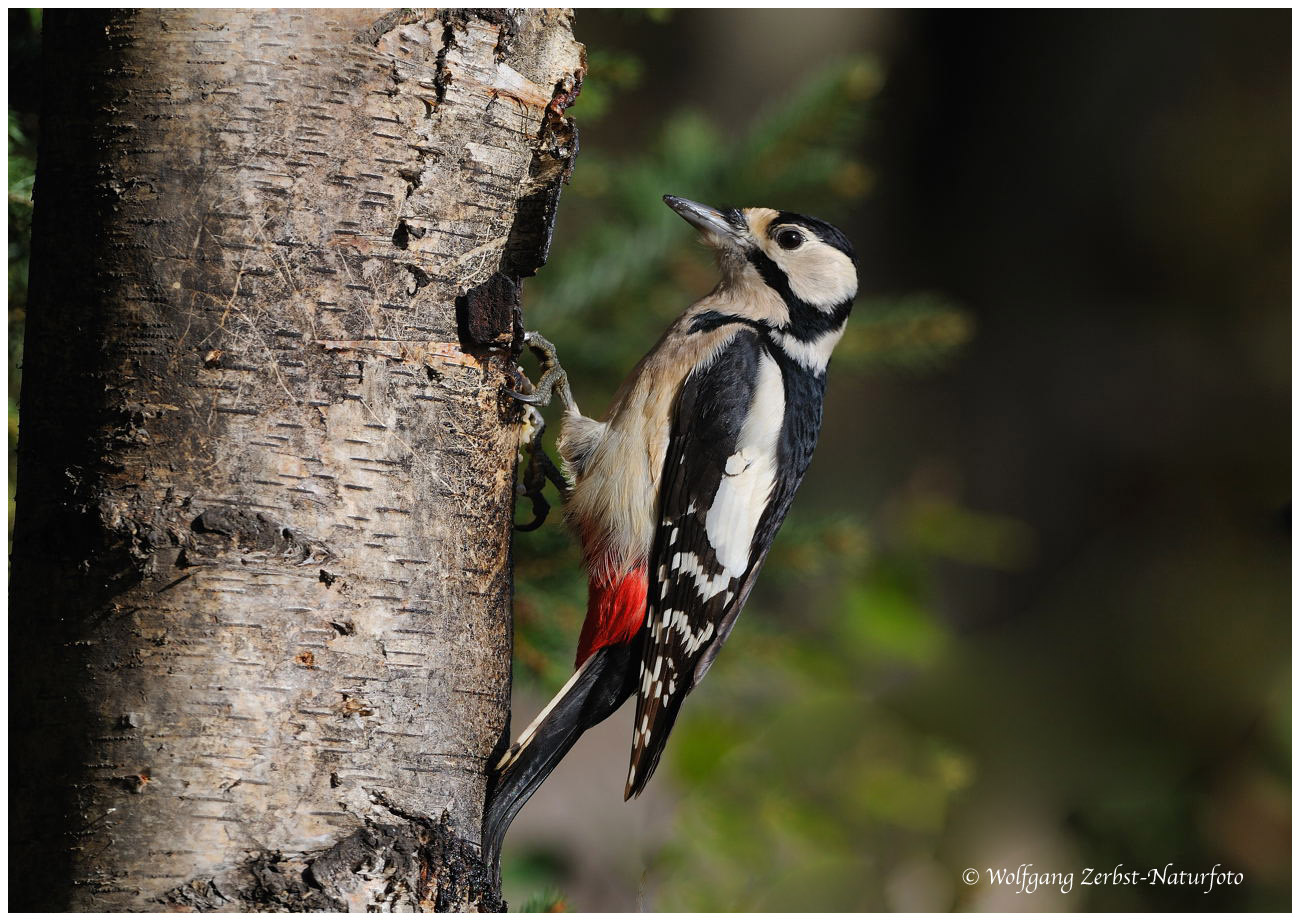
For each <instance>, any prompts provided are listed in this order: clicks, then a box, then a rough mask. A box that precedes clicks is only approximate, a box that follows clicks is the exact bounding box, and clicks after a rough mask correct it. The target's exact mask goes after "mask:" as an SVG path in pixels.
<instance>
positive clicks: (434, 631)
mask: <svg viewBox="0 0 1300 921" xmlns="http://www.w3.org/2000/svg"><path fill="white" fill-rule="evenodd" d="M45 47H46V49H47V59H46V65H45V74H44V79H45V85H46V88H47V89H46V108H45V110H44V113H43V119H44V120H43V126H42V142H41V151H40V167H39V175H38V179H37V193H36V194H37V205H36V212H35V223H34V228H33V255H32V269H31V278H32V288H31V296H30V308H29V324H28V335H27V344H26V363H25V381H24V389H23V406H22V412H23V415H22V419H23V428H22V433H21V442H20V447H19V456H20V461H19V481H18V510H17V521H16V529H15V539H14V552H13V558H12V561H13V563H12V573H13V579H12V586H11V611H12V615H11V617H12V620H11V624H12V626H11V641H12V647H11V649H12V654H13V659H12V661H11V689H10V694H11V697H10V699H11V730H12V739H11V740H12V741H13V742H14V743H15V744H14V746H13V747H12V748H11V751H12V752H14V754H12V755H11V763H10V776H11V793H12V799H11V808H12V812H11V826H10V827H11V832H10V834H11V845H15V847H11V854H13V855H15V856H13V857H11V858H10V859H11V865H10V869H11V875H10V879H11V884H12V889H11V898H12V904H11V907H14V908H19V909H29V910H30V909H71V910H142V909H143V910H150V909H153V910H157V909H168V908H172V909H182V910H183V909H190V910H195V909H197V910H218V909H219V910H268V909H269V910H276V909H281V910H343V909H351V910H366V909H369V910H376V909H378V910H453V909H466V908H469V909H475V908H476V909H488V910H491V909H500V908H501V907H502V906H501V904H500V898H499V894H498V893H497V892H496V891H495V889H494V887H493V885H492V883H491V878H490V874H486V873H485V872H484V868H483V867H482V866H481V865H480V863H479V859H478V851H477V841H478V829H479V825H480V820H481V815H480V813H481V809H482V804H483V791H484V769H485V765H486V763H487V761H488V759H489V757H490V756H491V754H492V752H493V750H494V748H496V747H497V746H498V744H499V743H500V740H501V737H502V735H503V733H504V730H505V728H506V723H507V712H508V711H507V708H508V700H509V680H510V601H511V561H510V526H511V517H512V508H513V501H512V500H513V482H514V481H513V477H514V466H515V458H516V452H517V449H518V438H519V426H518V423H519V419H520V416H519V413H518V411H517V409H516V407H515V406H513V405H512V403H511V402H510V401H509V400H507V399H504V398H503V397H502V396H501V388H502V385H503V384H512V383H513V375H514V374H515V371H514V357H515V356H516V355H517V353H518V349H519V346H520V335H519V333H520V328H521V327H520V318H519V280H520V278H522V277H524V276H527V275H530V274H532V273H533V272H534V271H535V270H536V269H537V267H538V266H540V265H541V264H542V263H543V262H544V261H545V257H546V248H547V245H548V243H549V238H550V230H551V225H552V223H553V221H554V214H555V206H556V201H557V197H558V195H559V190H560V186H561V184H562V183H563V181H564V180H565V179H566V178H567V175H568V172H569V170H570V169H571V166H572V161H573V157H574V156H575V155H576V152H577V142H576V134H575V130H574V128H573V126H572V124H571V122H570V121H569V120H568V119H567V118H566V117H565V116H564V108H565V107H566V106H567V105H568V104H569V103H570V102H572V99H573V96H574V95H575V94H576V91H577V88H578V85H579V84H580V81H581V76H582V68H581V64H582V48H581V46H580V45H578V44H576V43H575V42H574V41H573V35H572V20H571V16H570V15H569V14H567V13H564V12H557V11H549V10H548V11H540V10H529V11H503V10H487V11H468V10H452V11H443V12H436V11H421V12H414V11H397V12H393V13H390V14H387V15H381V13H380V12H379V11H374V10H359V11H358V10H322V11H300V10H299V11H296V10H242V11H241V10H172V11H169V10H144V11H133V12H127V11H95V12H86V11H80V12H73V11H65V12H58V11H50V12H49V13H48V14H47V17H46V20H45ZM20 848H21V850H20ZM22 854H26V855H28V856H29V857H31V856H33V855H34V856H35V859H34V860H30V859H29V860H27V861H23V862H21V863H20V862H19V861H20V860H21V857H20V856H19V855H22Z"/></svg>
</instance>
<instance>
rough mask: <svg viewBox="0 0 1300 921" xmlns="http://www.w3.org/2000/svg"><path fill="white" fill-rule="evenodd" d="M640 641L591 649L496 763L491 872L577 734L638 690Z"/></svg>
mask: <svg viewBox="0 0 1300 921" xmlns="http://www.w3.org/2000/svg"><path fill="white" fill-rule="evenodd" d="M636 645H637V644H636V643H623V644H621V645H618V646H604V647H602V648H600V649H598V650H596V651H595V652H594V653H592V655H591V657H590V658H588V659H587V660H586V661H585V662H583V663H582V665H581V667H579V669H578V670H577V672H575V673H574V675H573V677H572V678H570V679H569V681H568V683H567V684H565V686H564V687H563V688H562V689H561V690H560V693H559V694H557V695H556V696H555V698H554V699H553V700H552V701H551V702H550V703H549V704H547V705H546V709H544V710H543V711H542V713H541V715H540V716H539V717H538V718H537V719H536V720H534V721H533V724H532V725H531V726H529V727H528V729H526V730H525V731H524V733H523V735H521V736H520V737H519V741H518V742H516V743H515V744H514V745H512V746H511V747H510V750H509V751H508V752H506V754H505V756H504V757H503V758H502V759H501V761H500V762H499V764H498V765H497V766H495V767H494V769H493V771H492V774H491V776H490V777H489V778H488V794H487V807H486V809H485V810H484V813H483V858H484V863H486V864H487V866H488V867H490V868H492V870H493V872H496V867H497V860H498V859H499V858H500V856H501V843H502V841H504V840H505V836H506V830H507V829H509V827H510V823H511V822H513V821H514V818H515V816H516V815H517V814H518V813H519V810H520V809H522V808H523V807H524V803H526V802H528V798H529V797H531V796H532V795H533V793H534V792H536V790H537V788H538V787H540V786H541V785H542V781H544V780H546V778H547V777H548V776H549V775H550V773H551V771H553V770H555V766H556V765H557V764H559V763H560V760H561V759H562V758H563V757H564V756H565V755H566V754H568V752H569V749H571V748H572V747H573V745H574V743H575V742H577V741H578V738H579V737H580V736H581V735H582V734H583V733H584V732H586V731H587V730H588V729H590V728H591V727H592V726H594V725H596V724H597V723H599V722H601V721H602V720H603V719H605V718H606V717H607V716H609V715H610V714H611V713H613V712H614V711H615V710H617V709H618V708H619V706H620V705H621V704H622V703H623V701H625V700H627V699H628V697H630V696H631V694H632V692H633V690H635V681H636V675H637V669H636V668H635V667H633V664H634V660H633V655H634V654H636V655H638V656H639V650H637V649H635V648H634V647H635V646H636Z"/></svg>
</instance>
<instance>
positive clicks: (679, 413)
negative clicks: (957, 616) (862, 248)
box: [483, 195, 858, 867]
mask: <svg viewBox="0 0 1300 921" xmlns="http://www.w3.org/2000/svg"><path fill="white" fill-rule="evenodd" d="M664 201H665V203H666V204H667V205H668V206H669V207H670V208H672V209H673V210H674V211H676V212H677V213H678V214H679V215H681V216H682V217H683V218H685V219H686V220H687V221H688V222H689V223H690V224H692V225H693V226H694V227H695V228H696V229H697V230H698V231H699V233H700V235H701V236H702V238H703V239H704V241H705V242H706V243H708V244H709V245H710V246H711V247H712V248H713V249H714V250H715V252H716V254H717V258H718V264H719V268H720V269H721V274H722V278H721V281H719V283H718V285H717V287H715V288H714V289H713V291H712V292H711V293H709V294H708V295H707V296H705V297H704V298H702V299H701V300H699V301H697V302H696V303H695V304H693V305H692V306H691V307H689V308H688V309H687V310H686V312H685V313H683V314H682V315H681V316H680V317H679V318H678V319H677V320H676V322H674V323H673V324H672V326H670V327H669V329H668V331H667V332H666V333H665V334H664V335H663V337H662V338H661V339H660V340H659V343H658V344H657V345H656V346H655V347H654V348H653V349H652V350H651V351H650V353H649V354H647V355H646V356H645V357H644V358H642V359H641V361H640V363H639V364H638V365H637V366H636V368H635V369H634V370H633V371H632V373H631V374H630V375H629V376H628V378H627V380H626V381H624V383H623V385H622V387H621V388H620V389H619V391H618V393H617V394H616V396H615V397H614V401H613V405H612V407H611V408H610V410H609V412H608V413H607V414H606V416H605V418H604V420H603V421H596V420H595V419H591V418H588V417H586V416H584V415H582V414H581V413H580V412H579V411H578V407H577V406H576V404H575V403H574V402H573V398H572V395H571V394H570V391H569V386H568V379H567V376H566V375H565V373H564V371H563V369H562V368H561V367H560V365H559V363H558V360H557V359H556V355H555V350H554V347H553V346H551V345H550V343H548V342H546V341H545V340H544V339H542V338H541V337H540V336H537V335H536V334H535V333H530V334H529V345H530V347H532V348H533V350H534V351H535V352H537V353H538V354H539V356H540V357H541V358H542V359H543V368H544V372H545V373H544V374H543V376H542V378H541V379H540V380H539V382H538V385H537V388H536V389H535V390H534V392H533V393H531V394H520V393H515V392H513V391H512V392H511V395H512V396H514V397H515V398H516V399H519V400H521V401H523V402H525V403H528V404H532V405H534V406H536V405H545V404H546V403H547V402H549V400H550V398H551V394H552V393H553V392H558V393H559V395H560V397H561V399H562V401H563V403H564V406H565V414H564V420H563V424H562V428H561V430H560V436H559V438H558V440H557V444H556V447H557V449H558V451H559V453H560V456H561V459H562V461H563V466H564V471H565V474H566V475H567V477H568V478H569V479H570V480H571V482H572V488H571V490H569V494H568V496H567V502H566V506H565V518H566V519H567V521H568V523H569V524H570V525H571V527H572V528H573V529H574V530H575V531H576V533H577V535H578V538H579V539H580V541H581V543H582V548H583V554H584V558H585V563H586V568H587V579H588V607H587V618H586V621H585V622H584V624H583V627H582V633H581V636H580V638H579V640H578V652H577V657H576V661H575V667H576V671H575V672H574V673H573V677H571V678H570V679H569V681H568V683H567V684H565V685H564V687H563V688H562V689H561V690H560V692H559V693H558V694H557V695H556V696H555V698H554V699H553V700H552V701H551V702H550V703H549V704H548V705H547V706H546V708H545V709H544V710H542V712H541V714H540V715H539V716H538V717H537V719H535V720H534V721H533V722H532V724H531V725H530V726H529V727H528V728H527V729H525V730H524V732H523V733H522V734H521V735H520V737H519V739H518V741H516V742H515V743H514V745H512V746H511V747H510V749H509V750H508V751H507V752H506V753H505V754H504V756H502V758H501V759H500V761H499V762H498V763H497V764H496V765H495V768H494V770H493V771H492V772H491V774H490V776H489V789H488V799H487V807H486V810H485V814H484V830H483V842H484V849H485V855H486V856H487V857H488V860H489V866H493V867H495V865H496V858H497V857H498V856H499V854H500V845H501V841H502V839H503V838H504V836H505V832H506V829H507V828H508V827H509V824H510V822H511V821H512V820H513V819H514V817H515V814H516V813H518V811H519V810H520V809H521V808H522V807H523V805H524V803H525V802H527V800H528V798H529V797H530V796H531V795H532V794H533V792H534V791H535V790H536V789H537V787H538V786H540V785H541V783H542V781H543V780H545V779H546V777H547V775H549V774H550V772H551V771H552V770H554V768H555V766H556V765H557V764H558V763H559V762H560V759H562V758H563V757H564V755H565V754H566V753H567V752H568V751H569V749H570V748H571V747H572V746H573V744H574V743H575V742H576V741H577V740H578V737H579V736H580V735H581V734H582V733H583V732H585V731H586V730H587V729H589V728H590V727H592V726H594V725H596V724H597V723H599V722H600V721H602V720H604V719H605V718H606V717H607V716H609V715H610V714H611V713H613V712H614V711H615V710H616V709H618V707H619V706H620V705H622V703H623V702H624V701H625V700H627V699H628V697H630V696H632V695H633V694H635V695H636V698H637V702H636V717H635V720H634V723H633V736H632V757H631V764H630V769H629V771H628V776H627V784H626V787H625V789H624V794H623V798H624V799H628V798H630V797H632V796H634V795H637V794H639V793H640V792H641V791H642V790H643V789H644V788H645V785H646V783H647V782H648V781H649V780H650V777H651V775H652V774H653V773H654V770H655V767H656V765H657V764H658V763H659V757H660V755H661V754H662V752H663V749H664V745H665V743H666V742H667V740H668V734H669V732H670V731H671V730H672V727H673V723H674V721H675V720H676V719H677V714H678V712H679V710H680V708H681V706H682V701H683V700H685V698H686V695H687V694H688V693H690V691H691V690H692V689H693V688H694V687H695V686H696V685H697V684H699V682H700V680H701V679H702V678H703V677H704V675H705V673H706V672H707V671H708V670H709V667H710V666H711V665H712V664H713V661H714V659H715V657H716V656H717V655H718V651H719V650H720V649H721V648H722V644H723V643H724V642H725V641H726V639H727V636H728V635H729V634H730V633H731V630H732V627H734V626H735V623H736V617H737V615H739V614H740V610H741V608H742V607H743V606H744V604H745V600H746V599H747V598H748V597H749V593H750V591H751V590H752V589H753V587H754V581H755V579H756V578H757V576H758V571H759V569H760V568H761V567H762V565H763V560H764V559H765V558H766V556H767V552H768V550H769V549H770V548H771V546H772V539H773V538H774V537H775V536H776V532H777V529H778V528H779V527H780V526H781V522H782V521H783V520H784V518H785V516H786V512H787V511H789V509H790V503H791V500H792V499H793V498H794V493H795V490H796V489H797V488H798V487H799V483H800V481H801V480H802V479H803V476H804V472H805V471H806V470H807V469H808V463H809V461H810V460H811V459H812V453H813V448H814V446H815V445H816V443H817V433H818V430H819V429H820V427H821V419H822V397H823V395H824V393H825V390H826V366H827V363H828V362H829V360H830V357H831V351H832V350H833V349H834V348H835V345H836V343H837V342H838V341H839V339H840V336H841V335H843V333H844V326H845V323H846V322H847V320H848V317H849V311H850V309H851V307H852V303H853V298H854V296H855V295H856V293H857V288H858V278H857V271H856V268H855V260H854V255H853V247H852V246H851V245H850V243H849V241H848V239H847V238H846V237H845V236H844V234H843V233H841V232H840V231H839V230H837V229H836V228H835V227H833V226H831V225H830V224H827V223H826V222H825V221H821V220H818V219H816V218H811V217H806V216H804V215H801V214H794V213H791V212H788V211H774V210H772V209H770V208H746V209H743V210H741V209H730V210H726V211H719V210H716V209H714V208H709V207H706V206H704V205H700V204H697V203H695V202H692V201H687V200H685V199H682V198H677V197H675V196H672V195H666V196H664Z"/></svg>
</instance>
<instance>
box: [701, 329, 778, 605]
mask: <svg viewBox="0 0 1300 921" xmlns="http://www.w3.org/2000/svg"><path fill="white" fill-rule="evenodd" d="M784 419H785V387H784V384H783V383H782V378H781V369H780V367H779V366H778V365H777V363H776V361H775V360H773V359H772V357H771V356H770V355H768V354H766V353H763V355H762V356H761V357H760V359H759V364H758V380H757V382H756V384H755V386H754V400H753V402H752V403H751V404H750V407H749V414H748V415H747V416H746V417H745V422H744V425H742V426H741V429H740V437H739V439H738V440H737V442H736V451H735V453H734V454H732V456H731V457H730V458H728V459H727V465H726V475H725V476H724V477H723V478H722V482H721V483H719V484H718V493H717V495H716V496H715V497H714V499H713V505H712V506H710V507H709V514H708V515H707V516H706V518H705V520H704V529H705V533H706V534H707V535H708V538H709V543H710V544H712V545H713V551H714V554H715V555H716V556H717V559H718V562H719V563H720V564H721V565H722V567H723V568H724V569H725V570H726V571H727V577H728V578H732V579H738V578H740V577H741V576H742V575H744V573H745V570H746V569H747V568H748V567H749V553H750V549H751V547H752V545H753V542H754V531H755V530H757V528H758V520H759V518H761V517H762V515H763V510H764V509H765V508H766V507H767V500H768V498H769V496H770V495H771V493H772V484H773V483H774V482H775V480H776V442H777V438H778V436H779V435H780V434H781V423H782V422H783V421H784ZM719 578H722V577H719ZM696 582H697V584H698V583H699V577H698V576H697V577H696ZM711 584H712V583H710V585H711ZM723 588H726V585H725V584H723V585H721V586H719V587H718V589H717V590H715V591H714V592H713V593H712V594H710V595H708V596H707V597H710V598H711V597H712V596H713V594H717V592H718V591H721V590H722V589H723ZM701 592H703V588H702V589H701Z"/></svg>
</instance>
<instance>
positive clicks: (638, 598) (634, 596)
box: [574, 566, 647, 667]
mask: <svg viewBox="0 0 1300 921" xmlns="http://www.w3.org/2000/svg"><path fill="white" fill-rule="evenodd" d="M603 568H604V567H595V568H594V569H593V574H592V576H591V577H590V579H589V580H588V583H587V619H586V621H584V622H583V624H582V636H580V637H579V638H578V657H577V660H576V661H575V662H574V666H575V667H577V666H579V665H581V664H582V663H583V662H585V661H586V660H587V657H588V656H589V655H591V654H592V653H593V652H595V651H596V650H597V649H600V648H601V647H603V646H615V645H617V644H619V643H626V642H629V641H630V640H631V639H632V638H633V637H634V636H636V633H637V631H638V630H640V629H641V624H642V623H643V622H644V621H645V604H646V587H647V579H646V567H645V566H638V567H637V568H636V569H633V570H632V571H631V572H628V573H625V574H623V575H621V576H610V575H609V574H608V573H607V572H602V569H603Z"/></svg>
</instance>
